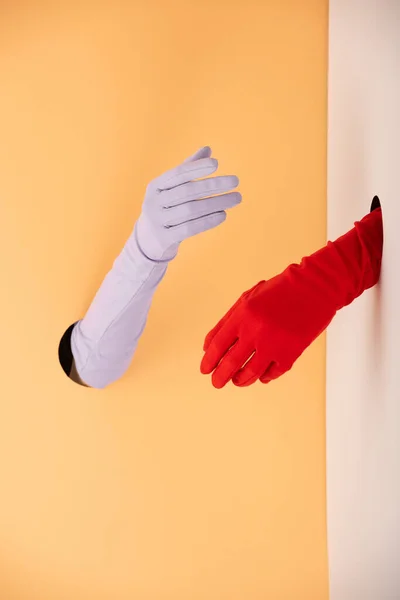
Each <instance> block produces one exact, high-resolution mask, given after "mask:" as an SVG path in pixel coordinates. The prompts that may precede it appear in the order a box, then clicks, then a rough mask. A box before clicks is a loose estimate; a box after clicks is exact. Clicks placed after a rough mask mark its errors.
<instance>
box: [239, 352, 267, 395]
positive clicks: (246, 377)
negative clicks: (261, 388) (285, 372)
mask: <svg viewBox="0 0 400 600" xmlns="http://www.w3.org/2000/svg"><path fill="white" fill-rule="evenodd" d="M268 362H269V361H268V360H266V359H265V357H264V356H263V355H262V354H261V353H260V352H257V351H255V352H254V354H253V356H252V357H251V358H250V360H248V361H247V363H246V364H245V365H244V366H243V367H242V368H241V369H240V370H239V371H238V372H237V373H236V374H235V376H234V377H233V379H232V383H233V384H234V385H236V386H238V387H245V386H249V385H252V384H253V383H255V382H256V381H257V380H258V379H259V377H260V376H261V375H263V374H264V373H265V372H266V369H265V365H266V364H268Z"/></svg>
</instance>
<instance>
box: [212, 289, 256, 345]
mask: <svg viewBox="0 0 400 600" xmlns="http://www.w3.org/2000/svg"><path fill="white" fill-rule="evenodd" d="M260 283H261V282H258V283H256V284H255V285H253V287H252V288H250V289H249V290H246V291H245V292H243V294H242V295H241V296H240V297H239V298H238V299H237V300H236V302H235V304H233V305H232V306H231V308H230V309H229V310H228V312H227V313H225V315H224V316H223V317H222V319H220V320H219V321H218V323H217V324H216V325H215V326H214V327H213V328H212V329H211V330H210V331H209V332H208V334H207V335H206V338H205V340H204V344H203V350H204V351H205V352H206V351H207V349H208V347H209V346H210V344H211V342H212V340H213V339H214V337H215V336H216V335H217V333H218V332H219V331H220V330H221V329H222V327H223V326H224V325H225V323H226V322H227V320H228V319H229V317H230V316H231V314H232V313H233V312H234V311H235V310H236V309H237V308H238V306H239V305H240V304H241V303H242V301H243V300H244V299H245V298H247V296H248V295H249V294H250V293H251V292H252V291H253V290H255V288H256V287H257V286H258V285H260Z"/></svg>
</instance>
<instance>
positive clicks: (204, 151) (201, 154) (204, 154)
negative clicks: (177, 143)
mask: <svg viewBox="0 0 400 600" xmlns="http://www.w3.org/2000/svg"><path fill="white" fill-rule="evenodd" d="M211 154H212V150H211V148H210V146H203V147H202V148H200V150H197V152H195V153H194V154H192V155H191V156H189V157H188V158H185V160H184V161H183V162H184V163H188V162H192V161H194V160H199V159H200V158H209V157H210V156H211Z"/></svg>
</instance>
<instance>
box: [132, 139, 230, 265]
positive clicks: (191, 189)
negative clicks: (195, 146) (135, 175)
mask: <svg viewBox="0 0 400 600" xmlns="http://www.w3.org/2000/svg"><path fill="white" fill-rule="evenodd" d="M217 169H218V161H217V160H216V159H215V158H211V148H209V147H208V146H205V147H204V148H201V149H200V150H198V151H197V152H196V153H195V154H193V155H192V156H190V157H189V158H187V159H186V160H185V161H184V162H183V163H182V164H181V165H179V166H178V167H175V168H174V169H172V170H170V171H167V172H166V173H164V174H163V175H160V176H159V177H157V178H156V179H154V180H153V181H152V182H151V183H150V184H149V185H148V186H147V190H146V195H145V199H144V202H143V207H142V212H141V215H140V217H139V219H138V221H137V222H136V225H135V237H136V242H137V244H138V246H139V248H140V250H141V251H142V252H143V254H144V255H145V256H146V257H147V258H149V259H150V260H154V261H169V260H171V259H172V258H174V257H175V255H176V253H177V250H178V247H179V244H180V242H182V241H183V240H184V239H186V238H188V237H191V236H193V235H196V234H198V233H201V232H203V231H206V230H207V229H212V228H213V227H216V226H217V225H220V223H222V222H223V221H225V219H226V213H225V210H226V209H228V208H232V207H233V206H236V205H237V204H239V203H240V202H241V199H242V197H241V194H240V193H239V192H232V191H231V192H229V190H233V189H234V188H236V187H237V186H238V184H239V180H238V178H237V177H236V176H234V175H228V176H220V177H210V178H208V179H201V180H199V178H200V177H207V176H208V175H211V174H212V173H214V172H215V171H216V170H217ZM227 192H229V193H227ZM216 194H219V195H218V196H216ZM212 196H213V197H212Z"/></svg>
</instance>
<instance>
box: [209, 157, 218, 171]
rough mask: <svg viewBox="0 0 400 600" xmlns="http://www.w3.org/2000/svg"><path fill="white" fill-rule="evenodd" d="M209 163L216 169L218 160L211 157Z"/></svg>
mask: <svg viewBox="0 0 400 600" xmlns="http://www.w3.org/2000/svg"><path fill="white" fill-rule="evenodd" d="M210 163H211V164H212V166H213V167H214V168H215V169H218V159H217V158H213V157H212V158H210Z"/></svg>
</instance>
